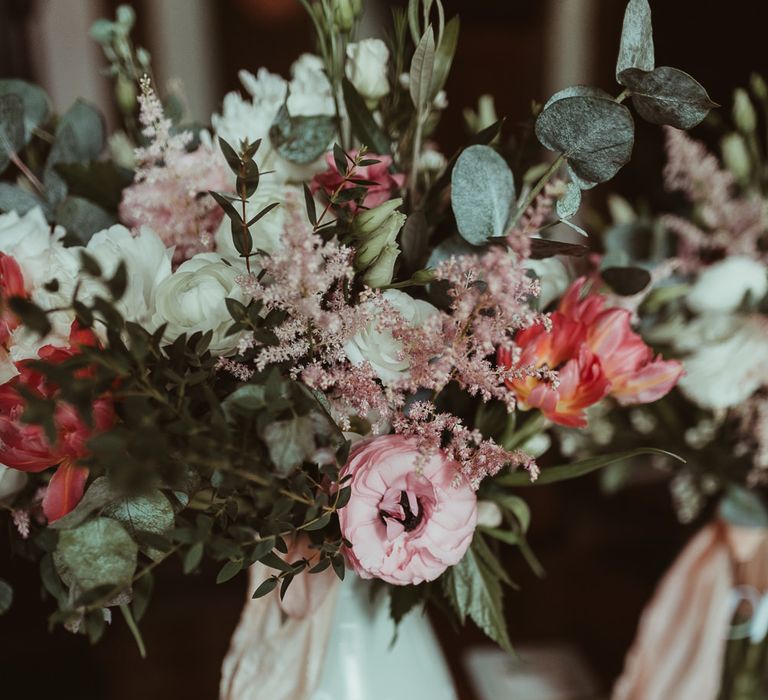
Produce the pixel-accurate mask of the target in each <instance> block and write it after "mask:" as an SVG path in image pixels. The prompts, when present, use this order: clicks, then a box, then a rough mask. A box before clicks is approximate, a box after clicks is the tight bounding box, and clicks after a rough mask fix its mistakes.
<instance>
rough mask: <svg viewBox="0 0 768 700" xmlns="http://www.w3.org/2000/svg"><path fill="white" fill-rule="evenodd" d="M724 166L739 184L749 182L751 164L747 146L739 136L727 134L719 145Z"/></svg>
mask: <svg viewBox="0 0 768 700" xmlns="http://www.w3.org/2000/svg"><path fill="white" fill-rule="evenodd" d="M720 150H721V151H722V153H723V161H724V162H725V166H726V167H727V168H728V170H730V171H731V172H732V173H733V175H734V177H735V178H736V179H737V180H738V181H739V182H741V183H744V182H748V181H749V175H750V171H751V169H752V163H751V161H750V158H749V150H748V149H747V144H746V142H745V141H744V138H743V137H742V136H741V134H735V133H734V134H728V135H727V136H725V137H724V138H723V140H722V141H721V143H720Z"/></svg>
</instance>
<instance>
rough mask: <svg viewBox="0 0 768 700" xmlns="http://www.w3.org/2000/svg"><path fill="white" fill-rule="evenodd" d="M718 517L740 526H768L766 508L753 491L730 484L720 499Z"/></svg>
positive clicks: (767, 511) (767, 510)
mask: <svg viewBox="0 0 768 700" xmlns="http://www.w3.org/2000/svg"><path fill="white" fill-rule="evenodd" d="M718 510H719V511H720V517H721V518H723V520H727V521H728V522H729V523H732V524H733V525H739V526H741V527H760V528H765V527H768V509H766V506H765V503H764V502H763V500H762V499H761V498H760V496H758V495H757V494H756V493H755V492H754V491H750V490H748V489H745V488H741V487H739V486H731V487H730V488H729V489H728V491H727V493H726V495H725V496H724V497H723V499H722V500H721V501H720V505H719V508H718Z"/></svg>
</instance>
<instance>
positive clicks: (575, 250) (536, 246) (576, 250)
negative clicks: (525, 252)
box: [531, 238, 589, 260]
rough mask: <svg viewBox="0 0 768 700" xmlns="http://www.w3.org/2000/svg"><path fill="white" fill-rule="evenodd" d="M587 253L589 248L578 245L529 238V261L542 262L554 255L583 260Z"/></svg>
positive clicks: (547, 239)
mask: <svg viewBox="0 0 768 700" xmlns="http://www.w3.org/2000/svg"><path fill="white" fill-rule="evenodd" d="M588 253H589V248H588V247H587V246H585V245H580V244H578V243H568V242H566V241H554V240H552V239H549V238H531V259H532V260H544V259H545V258H551V257H554V256H555V255H568V256H570V257H574V258H583V257H584V256H585V255H587V254H588Z"/></svg>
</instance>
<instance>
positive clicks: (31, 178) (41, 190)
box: [9, 151, 45, 197]
mask: <svg viewBox="0 0 768 700" xmlns="http://www.w3.org/2000/svg"><path fill="white" fill-rule="evenodd" d="M9 157H10V159H11V163H13V164H14V165H15V166H16V167H17V168H18V169H19V170H20V171H21V172H22V174H23V175H24V177H26V178H27V180H29V181H30V183H32V185H33V187H34V188H35V189H36V190H37V191H38V192H39V193H40V195H41V196H43V197H45V187H43V183H42V182H40V180H38V179H37V176H36V175H35V174H34V173H33V172H32V171H31V170H30V169H29V168H28V167H27V166H26V165H25V164H24V161H22V160H21V158H19V156H18V154H16V153H14V152H13V151H11V153H10V154H9Z"/></svg>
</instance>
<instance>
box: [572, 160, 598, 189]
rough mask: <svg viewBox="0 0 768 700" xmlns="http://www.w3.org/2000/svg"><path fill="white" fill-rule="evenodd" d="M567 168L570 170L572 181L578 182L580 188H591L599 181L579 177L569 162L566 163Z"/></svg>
mask: <svg viewBox="0 0 768 700" xmlns="http://www.w3.org/2000/svg"><path fill="white" fill-rule="evenodd" d="M565 169H566V170H567V171H568V176H569V177H570V178H571V182H574V183H576V184H577V185H578V186H579V189H580V190H582V191H584V190H591V189H592V188H593V187H597V185H598V183H597V182H592V181H591V180H585V179H584V178H582V177H579V176H578V175H577V174H576V173H575V172H574V171H573V168H572V167H571V166H570V165H569V164H568V163H566V164H565Z"/></svg>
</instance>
